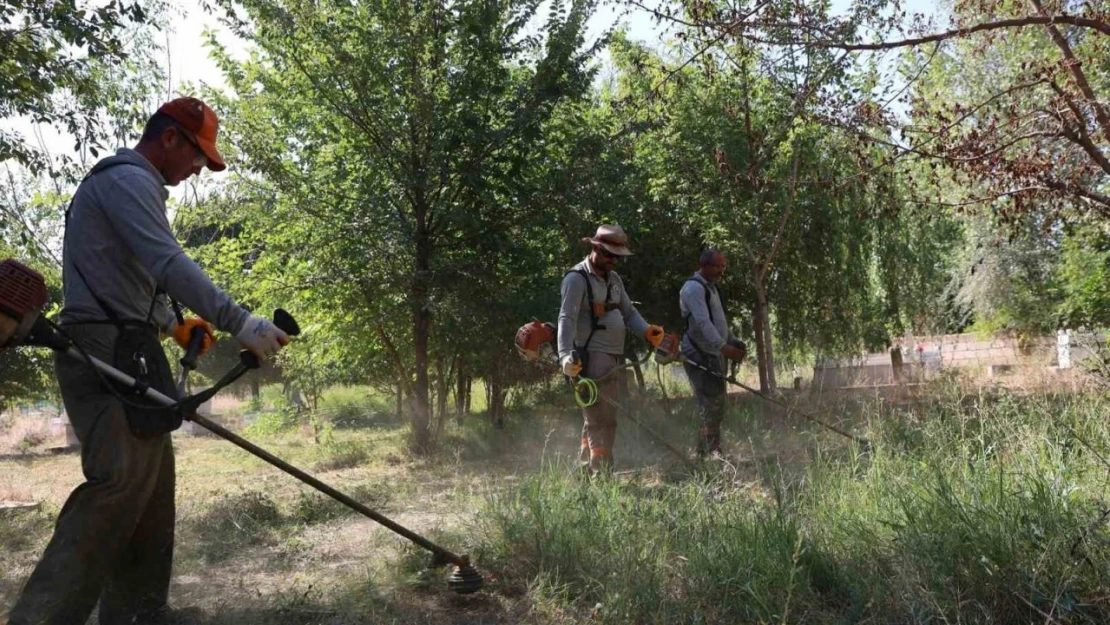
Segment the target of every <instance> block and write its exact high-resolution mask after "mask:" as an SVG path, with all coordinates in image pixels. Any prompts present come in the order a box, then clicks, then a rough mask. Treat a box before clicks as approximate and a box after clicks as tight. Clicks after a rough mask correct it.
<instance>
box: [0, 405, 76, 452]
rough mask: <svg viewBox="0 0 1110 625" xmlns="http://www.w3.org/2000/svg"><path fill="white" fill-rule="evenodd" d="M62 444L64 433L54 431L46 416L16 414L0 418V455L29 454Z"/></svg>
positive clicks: (7, 414)
mask: <svg viewBox="0 0 1110 625" xmlns="http://www.w3.org/2000/svg"><path fill="white" fill-rule="evenodd" d="M64 442H65V433H64V432H58V431H56V430H55V429H54V427H53V426H51V424H50V417H48V416H45V415H42V414H37V413H36V414H30V415H23V414H20V413H16V412H12V413H6V414H4V415H2V416H0V455H12V454H26V453H31V452H34V451H39V450H41V449H43V448H45V447H50V446H54V445H61V444H62V443H64Z"/></svg>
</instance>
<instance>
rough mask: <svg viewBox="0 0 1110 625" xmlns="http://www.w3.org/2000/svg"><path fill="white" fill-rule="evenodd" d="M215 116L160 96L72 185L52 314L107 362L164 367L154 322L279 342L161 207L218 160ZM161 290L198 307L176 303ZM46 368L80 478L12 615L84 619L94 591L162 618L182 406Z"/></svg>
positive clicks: (51, 623) (14, 622)
mask: <svg viewBox="0 0 1110 625" xmlns="http://www.w3.org/2000/svg"><path fill="white" fill-rule="evenodd" d="M218 126H219V122H218V120H217V119H216V114H215V113H214V112H213V111H212V109H211V108H209V106H208V105H207V104H205V103H204V102H202V101H200V100H198V99H196V98H178V99H176V100H173V101H171V102H167V103H166V104H164V105H162V107H161V108H159V109H158V111H157V112H156V113H155V114H154V115H153V116H151V117H150V119H149V120H148V121H147V124H146V127H145V129H144V131H143V135H142V137H141V138H140V139H139V143H138V145H137V146H136V147H135V148H134V149H128V148H122V149H120V150H119V151H118V152H117V153H116V154H115V155H113V156H110V157H108V158H105V159H103V160H101V161H100V162H98V163H97V164H96V165H95V166H94V167H93V168H92V171H90V172H89V174H88V175H87V176H86V177H85V179H84V180H83V181H82V182H81V185H80V186H79V187H78V188H77V191H76V192H75V193H74V196H73V201H72V203H71V204H70V208H69V209H68V210H67V211H66V237H65V241H64V243H63V246H62V267H63V273H62V282H63V291H64V295H65V304H64V307H63V308H62V312H61V327H62V329H63V331H64V332H65V333H66V334H67V335H69V336H70V337H71V338H72V339H73V340H74V341H75V342H76V343H77V344H78V345H80V346H81V348H82V349H83V350H85V352H87V353H88V354H89V355H91V356H94V357H96V358H99V359H100V360H103V361H105V362H111V363H113V364H116V365H117V367H119V366H120V365H121V360H131V359H134V360H135V361H136V362H139V363H140V369H141V370H146V368H147V366H148V365H150V366H151V367H153V368H155V369H156V368H157V367H158V366H160V365H164V366H165V367H166V369H167V370H168V364H166V356H165V354H164V353H163V352H162V349H161V345H160V344H159V332H164V333H167V334H169V335H171V336H173V337H174V338H175V339H176V340H177V342H178V343H180V344H181V345H182V346H183V347H184V346H186V345H187V342H188V340H189V337H190V333H191V332H192V330H193V329H194V328H201V329H202V330H203V331H204V333H205V335H206V338H205V341H204V348H205V349H207V346H208V345H209V344H210V343H211V341H212V340H214V336H213V334H212V331H213V329H214V328H216V329H219V330H222V331H224V332H227V333H229V334H232V335H234V336H235V338H236V339H237V340H238V341H239V342H240V343H241V344H242V345H243V347H244V348H246V349H248V350H250V351H252V352H254V354H255V355H257V356H258V357H259V359H260V360H265V359H267V358H269V357H271V356H273V355H274V354H275V353H276V352H277V351H278V350H279V349H281V347H282V346H284V345H285V344H286V343H288V342H289V337H288V336H287V335H286V334H285V333H284V332H282V331H281V330H280V329H278V328H277V327H276V326H274V325H273V324H272V323H271V322H270V321H268V320H267V319H265V318H262V317H258V316H254V315H251V314H250V313H249V312H248V311H246V310H244V309H243V308H242V307H240V306H239V305H238V304H236V303H235V302H234V301H232V299H231V298H230V297H229V296H228V295H227V294H226V293H224V292H223V291H222V290H220V289H219V288H218V287H217V286H216V285H215V284H213V283H212V280H210V279H209V278H208V276H207V275H206V274H205V273H204V272H203V271H202V270H201V269H200V267H199V266H197V264H196V263H195V262H193V261H192V260H191V259H190V258H189V257H188V256H187V255H186V254H185V252H184V251H183V250H182V249H181V245H180V244H179V243H178V242H177V239H176V238H175V237H174V235H173V232H172V230H171V229H170V223H169V220H168V219H167V217H166V198H167V197H168V195H169V194H168V192H167V191H166V188H165V187H167V186H175V185H177V184H179V183H180V182H181V181H183V180H185V179H186V178H188V177H189V176H193V175H196V174H199V173H200V171H201V170H202V169H205V168H208V169H210V170H212V171H223V170H224V169H225V168H226V165H225V164H224V160H223V157H221V156H220V152H219V151H218V150H217V149H216V134H217V131H218ZM167 295H168V297H169V298H170V299H171V301H173V300H176V301H177V302H181V303H182V304H184V305H185V306H187V307H188V308H189V309H190V310H192V311H194V312H195V313H196V314H198V315H199V317H192V318H188V319H186V318H184V317H182V316H180V315H175V314H174V313H173V312H171V310H170V307H169V305H168V303H167ZM205 319H206V320H208V321H204V320H205ZM209 322H211V323H209ZM213 326H214V328H213ZM132 350H135V351H134V353H131V352H132ZM55 369H56V372H57V376H58V384H59V387H60V388H61V392H62V399H63V400H64V402H65V407H66V412H67V413H68V415H69V419H70V422H71V423H72V424H73V427H74V429H75V430H76V432H77V438H78V439H79V440H80V441H81V467H82V469H83V470H84V474H85V482H84V483H83V484H81V485H80V486H78V487H77V488H76V489H75V490H74V491H73V493H72V494H71V495H70V496H69V499H68V500H67V501H66V503H65V506H64V507H63V508H62V511H61V514H60V515H59V517H58V521H57V523H56V525H55V528H54V535H53V537H52V538H51V540H50V543H49V544H48V545H47V547H46V552H45V553H44V554H43V556H42V559H41V560H40V561H39V563H38V565H37V566H36V567H35V570H34V571H33V572H32V573H31V577H30V579H29V580H28V581H27V584H26V585H25V586H24V588H23V591H22V592H21V594H20V596H19V598H18V600H17V601H16V604H15V607H14V608H13V609H12V612H11V614H10V615H9V623H10V625H32V624H33V625H63V624H66V625H70V624H77V623H84V622H85V621H86V620H87V619H88V617H89V615H90V614H91V613H92V611H93V608H94V607H96V605H97V603H99V605H100V609H99V613H98V617H99V618H98V622H99V623H100V625H119V624H122V623H168V622H173V620H174V619H173V612H172V610H170V609H169V607H168V594H169V585H170V570H171V566H172V562H173V546H174V523H175V516H176V513H175V509H174V482H175V466H174V456H173V446H172V444H171V441H170V432H171V431H172V430H173V429H175V428H176V427H177V426H179V425H180V424H181V419H180V416H178V417H177V419H176V422H175V421H174V420H172V419H166V418H161V417H158V416H156V415H155V413H153V412H151V411H146V412H143V411H136V410H135V409H134V406H133V405H131V404H130V403H128V404H125V403H124V402H123V401H121V398H120V397H119V396H118V395H117V394H113V393H111V392H109V391H108V390H107V389H106V388H105V387H104V386H103V384H102V381H101V379H100V377H99V376H98V375H97V374H96V372H95V371H94V370H93V369H92V367H90V366H88V364H86V363H84V362H81V361H77V360H72V359H70V358H67V357H65V356H58V357H57V359H56V362H55ZM171 382H172V380H171ZM152 386H154V384H152ZM158 390H161V391H163V392H165V393H166V394H170V393H173V392H174V391H173V389H162V388H159V389H158ZM171 396H175V395H171ZM140 425H141V427H140Z"/></svg>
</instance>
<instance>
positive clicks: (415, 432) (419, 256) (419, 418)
mask: <svg viewBox="0 0 1110 625" xmlns="http://www.w3.org/2000/svg"><path fill="white" fill-rule="evenodd" d="M414 209H415V211H414V212H415V217H416V228H415V232H414V234H415V239H416V258H415V266H414V270H415V271H414V273H413V276H412V288H411V292H410V295H411V297H410V303H411V305H412V339H413V352H414V353H413V356H414V360H415V363H414V366H415V369H416V371H415V373H416V384H415V385H414V386H413V396H412V415H411V423H412V447H413V451H415V452H416V453H417V454H426V453H429V452H430V451H431V447H432V445H431V443H432V430H431V414H430V413H431V403H430V401H429V397H428V335H429V334H430V331H431V327H432V310H431V305H430V302H429V293H428V289H429V278H430V276H431V261H432V242H431V234H430V233H429V232H428V226H427V206H426V205H424V203H423V202H422V201H419V202H415V206H414Z"/></svg>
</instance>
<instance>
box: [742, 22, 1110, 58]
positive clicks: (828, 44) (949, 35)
mask: <svg viewBox="0 0 1110 625" xmlns="http://www.w3.org/2000/svg"><path fill="white" fill-rule="evenodd" d="M1037 24H1047V25H1052V24H1070V25H1072V26H1079V27H1081V28H1090V29H1093V30H1097V31H1099V32H1101V33H1103V34H1106V35H1110V23H1107V22H1103V21H1101V20H1096V19H1092V18H1087V17H1079V16H1077V15H1068V14H1060V15H1027V16H1023V17H1015V18H1010V19H1004V20H997V21H994V22H984V23H982V24H976V25H974V26H969V27H966V28H955V29H952V30H948V31H945V32H942V33H934V34H931V35H924V36H921V37H914V38H911V39H901V40H898V41H880V42H878V43H847V42H843V41H833V40H828V39H825V40H816V41H797V40H791V41H778V40H774V39H766V38H762V37H755V36H752V35H748V34H741V35H740V36H741V37H743V38H745V39H748V40H750V41H755V42H756V43H763V44H769V45H777V46H783V45H806V46H812V47H816V48H836V49H839V50H848V51H853V52H856V51H865V50H872V51H874V50H894V49H896V48H908V47H912V46H919V45H921V44H923V43H932V42H934V41H944V40H946V39H953V38H956V37H966V36H967V35H970V34H973V33H978V32H986V31H992V30H1004V29H1007V28H1018V27H1021V26H1032V25H1037ZM767 26H776V27H778V28H783V27H786V28H792V29H801V25H799V24H790V23H779V24H768V25H767Z"/></svg>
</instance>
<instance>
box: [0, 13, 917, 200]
mask: <svg viewBox="0 0 1110 625" xmlns="http://www.w3.org/2000/svg"><path fill="white" fill-rule="evenodd" d="M172 4H173V8H172V9H171V11H170V14H171V23H170V24H169V27H168V28H167V29H166V32H165V37H166V39H165V41H166V47H167V57H168V58H167V61H166V66H167V67H168V70H169V71H168V74H169V78H170V85H172V91H173V93H174V94H175V95H185V94H186V91H187V85H189V84H192V85H198V84H205V85H209V86H213V87H223V86H224V85H225V83H224V80H223V76H222V74H221V73H220V71H219V70H218V69H217V68H216V65H215V63H214V62H213V61H212V59H211V58H209V56H208V54H207V52H206V50H205V48H204V46H203V42H204V36H203V33H204V31H205V30H206V29H208V28H213V29H215V30H216V31H217V33H218V38H219V39H220V41H221V42H223V43H225V44H226V45H228V46H229V49H230V50H231V51H232V53H233V54H235V53H242V52H244V51H245V46H244V44H243V43H242V42H241V41H239V40H237V39H236V38H235V37H234V36H233V35H232V34H231V33H230V32H229V31H228V30H227V29H225V28H223V27H222V26H221V25H220V24H219V22H218V20H217V19H216V17H215V16H213V15H210V14H207V13H205V12H204V11H203V10H201V8H200V3H199V1H198V0H172ZM645 4H647V5H648V6H654V5H656V4H657V3H656V2H655V1H654V0H646V1H645ZM848 4H849V0H834V1H833V6H834V10H836V9H839V10H843V9H844V8H846V7H847V6H848ZM905 5H906V6H905V9H906V11H907V12H908V13H910V14H912V13H926V14H931V13H933V12H934V11H935V10H936V5H935V3H934V2H931V1H930V0H908V1H907V2H906V3H905ZM546 13H547V11H546V9H545V8H543V7H541V9H540V11H539V13H538V14H539V15H540V16H541V17H542V16H545V15H546ZM625 13H626V12H625V10H624V9H623V7H617V6H615V5H614V4H613V3H611V2H609V1H606V3H605V4H603V5H602V6H601V7H600V8H599V9H598V11H597V13H596V14H595V15H594V17H593V19H592V21H591V24H590V37H591V40H593V39H596V38H597V37H598V36H600V34H601V33H602V32H604V30H605V29H606V28H609V27H611V26H612V25H613V24H614V23H615V22H617V21H618V20H619V21H620V22H621V23H623V24H627V26H628V29H629V35H630V36H631V38H633V39H636V40H641V41H647V42H654V41H657V40H658V38H659V36H660V29H659V28H658V27H657V26H656V24H655V20H654V19H653V18H652V17H651V16H650V15H649V14H648V13H646V12H644V11H640V10H636V11H635V12H634V13H632V14H630V15H625ZM606 60H607V59H603V60H602V62H603V63H604V62H606ZM0 126H2V127H5V128H12V129H16V130H18V131H20V132H22V133H23V134H24V135H25V136H27V137H33V134H32V132H33V128H32V126H31V124H30V123H28V122H26V120H20V121H16V122H14V123H13V122H6V123H2V124H0ZM39 131H40V132H41V133H42V135H43V139H44V141H45V143H46V147H47V149H48V150H50V151H51V152H54V153H56V154H65V153H70V152H71V150H72V146H73V144H72V142H71V139H69V138H67V137H63V136H62V135H61V134H59V133H57V132H55V131H54V130H53V129H51V128H40V129H39ZM175 195H176V194H175Z"/></svg>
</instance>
